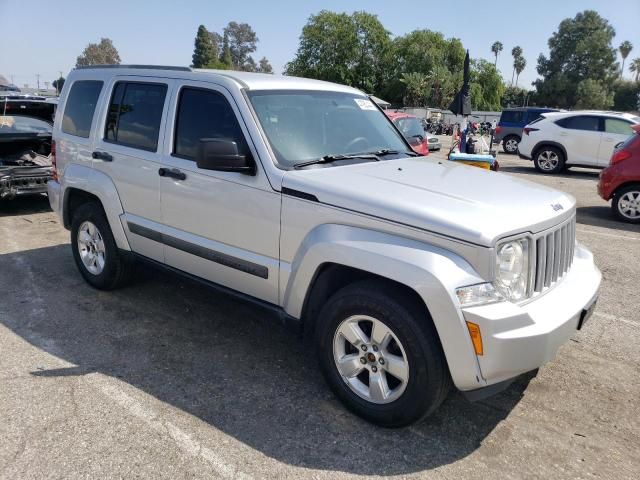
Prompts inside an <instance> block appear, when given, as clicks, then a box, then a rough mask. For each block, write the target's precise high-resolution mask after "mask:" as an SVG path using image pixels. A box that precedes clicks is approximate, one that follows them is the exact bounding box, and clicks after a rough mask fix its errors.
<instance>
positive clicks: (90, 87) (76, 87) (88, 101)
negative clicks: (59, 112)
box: [62, 80, 103, 138]
mask: <svg viewBox="0 0 640 480" xmlns="http://www.w3.org/2000/svg"><path fill="white" fill-rule="evenodd" d="M102 85H103V82H102V81H99V80H78V81H77V82H74V84H73V85H72V86H71V90H70V91H69V96H68V97H67V103H66V105H65V107H64V115H63V116H62V131H63V132H64V133H68V134H69V135H74V136H76V137H83V138H88V137H89V134H90V133H91V122H92V121H93V114H94V113H95V111H96V105H97V104H98V97H99V96H100V92H101V91H102Z"/></svg>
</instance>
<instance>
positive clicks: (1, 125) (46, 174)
mask: <svg viewBox="0 0 640 480" xmlns="http://www.w3.org/2000/svg"><path fill="white" fill-rule="evenodd" d="M54 113H55V104H54V103H51V102H48V101H46V100H45V99H44V98H37V97H36V98H34V97H24V96H12V97H0V200H10V199H12V198H14V197H17V196H22V195H33V194H41V193H44V192H46V191H47V181H48V180H49V179H50V178H51V173H52V166H51V130H52V126H53V125H52V124H53V116H54Z"/></svg>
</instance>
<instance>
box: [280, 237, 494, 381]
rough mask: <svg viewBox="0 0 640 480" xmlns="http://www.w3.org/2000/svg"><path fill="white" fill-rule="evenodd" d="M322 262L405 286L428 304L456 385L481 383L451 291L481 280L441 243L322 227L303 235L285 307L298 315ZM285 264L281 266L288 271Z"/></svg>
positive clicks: (467, 337) (295, 259) (290, 279)
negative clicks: (352, 269) (438, 244)
mask: <svg viewBox="0 0 640 480" xmlns="http://www.w3.org/2000/svg"><path fill="white" fill-rule="evenodd" d="M326 263H335V264H339V265H344V266H347V267H352V268H357V269H359V270H364V271H367V272H371V273H373V274H376V275H379V276H381V277H385V278H388V279H390V280H394V281H396V282H398V283H400V284H403V285H406V286H407V287H409V288H411V289H413V290H414V291H416V292H417V293H418V295H420V297H421V298H422V300H423V301H424V303H425V304H426V305H427V307H428V309H429V312H430V314H431V317H432V319H433V322H434V324H435V327H436V330H437V331H438V335H439V337H440V341H441V344H442V347H443V350H444V353H445V356H446V359H447V363H448V365H449V370H450V372H451V376H452V378H453V381H454V383H455V385H456V386H457V387H458V388H460V389H463V390H469V389H473V388H479V387H482V386H484V385H485V382H484V380H483V379H482V375H481V373H480V370H479V366H478V361H477V358H476V356H475V353H474V350H473V345H472V343H471V339H470V337H469V333H468V330H467V327H466V324H465V321H464V318H463V316H462V313H461V311H460V309H459V306H458V301H457V298H456V297H455V289H456V288H457V287H460V286H463V285H472V284H475V283H480V282H483V281H484V280H483V279H482V278H481V277H480V276H479V275H478V274H477V273H476V272H475V271H474V269H473V268H472V267H471V266H470V265H469V264H468V263H467V262H466V261H465V260H464V259H462V258H461V257H460V256H458V255H456V254H455V253H453V252H451V251H448V250H445V249H443V248H440V247H435V246H432V245H429V244H426V243H422V242H418V241H415V240H411V239H408V238H404V237H399V236H396V235H391V234H386V233H381V232H377V231H372V230H367V229H362V228H355V227H348V226H344V225H322V226H319V227H317V228H315V229H314V230H312V231H311V232H309V234H308V235H307V236H306V238H305V239H304V241H303V242H302V244H301V246H300V248H299V250H298V252H297V253H296V256H295V257H294V259H293V262H292V264H291V265H290V270H289V272H291V274H290V275H289V276H288V281H287V285H286V288H285V289H284V292H285V293H284V296H283V307H284V309H285V311H286V312H287V313H288V314H289V315H292V316H293V317H296V318H300V317H301V315H302V309H303V305H304V301H305V298H306V296H307V293H308V288H309V286H310V285H311V284H312V282H313V279H314V276H315V274H316V272H318V271H319V269H320V268H321V267H322V265H323V264H326ZM287 267H288V266H287V265H282V268H283V269H284V270H285V272H284V273H285V274H286V270H287Z"/></svg>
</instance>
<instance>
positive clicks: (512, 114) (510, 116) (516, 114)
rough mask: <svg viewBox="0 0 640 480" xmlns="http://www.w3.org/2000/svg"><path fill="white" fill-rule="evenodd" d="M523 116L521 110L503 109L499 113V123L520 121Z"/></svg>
mask: <svg viewBox="0 0 640 480" xmlns="http://www.w3.org/2000/svg"><path fill="white" fill-rule="evenodd" d="M523 118H524V112H523V111H522V110H505V111H503V112H502V115H500V123H521V122H522V119H523Z"/></svg>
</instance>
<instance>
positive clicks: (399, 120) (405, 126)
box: [384, 110, 429, 157]
mask: <svg viewBox="0 0 640 480" xmlns="http://www.w3.org/2000/svg"><path fill="white" fill-rule="evenodd" d="M384 113H386V114H387V117H389V120H391V121H392V122H393V124H394V125H395V126H396V127H398V130H400V131H401V132H402V134H403V135H404V138H406V139H407V141H408V142H409V144H410V145H411V148H413V151H414V152H416V153H419V154H420V155H423V156H425V157H426V156H427V155H429V141H428V140H427V134H426V133H425V131H424V128H423V127H422V122H421V121H420V119H419V118H418V117H416V116H414V115H409V114H408V113H404V112H397V111H391V110H385V111H384Z"/></svg>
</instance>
